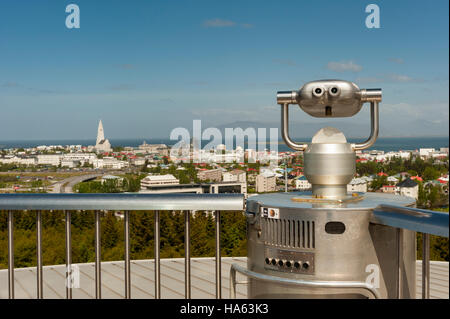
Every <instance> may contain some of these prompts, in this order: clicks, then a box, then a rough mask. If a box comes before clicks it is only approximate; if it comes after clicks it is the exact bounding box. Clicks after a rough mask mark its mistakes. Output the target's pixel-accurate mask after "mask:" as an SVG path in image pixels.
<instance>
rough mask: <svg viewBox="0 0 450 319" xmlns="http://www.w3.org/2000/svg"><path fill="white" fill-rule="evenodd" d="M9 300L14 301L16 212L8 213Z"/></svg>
mask: <svg viewBox="0 0 450 319" xmlns="http://www.w3.org/2000/svg"><path fill="white" fill-rule="evenodd" d="M8 298H9V299H14V212H13V211H12V210H10V211H8Z"/></svg>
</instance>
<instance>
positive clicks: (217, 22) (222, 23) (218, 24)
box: [203, 18, 236, 28]
mask: <svg viewBox="0 0 450 319" xmlns="http://www.w3.org/2000/svg"><path fill="white" fill-rule="evenodd" d="M203 25H204V26H205V27H208V28H223V27H233V26H235V25H236V22H234V21H230V20H224V19H219V18H216V19H211V20H206V21H205V22H204V23H203Z"/></svg>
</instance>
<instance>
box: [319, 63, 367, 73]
mask: <svg viewBox="0 0 450 319" xmlns="http://www.w3.org/2000/svg"><path fill="white" fill-rule="evenodd" d="M327 68H328V69H329V70H332V71H335V72H346V71H351V72H359V71H361V70H362V66H361V65H358V64H356V63H355V62H353V61H341V62H328V64H327Z"/></svg>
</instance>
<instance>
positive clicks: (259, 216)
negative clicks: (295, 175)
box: [247, 192, 416, 298]
mask: <svg viewBox="0 0 450 319" xmlns="http://www.w3.org/2000/svg"><path fill="white" fill-rule="evenodd" d="M365 196H366V198H365V200H363V201H360V202H354V203H348V204H334V205H327V204H324V205H322V204H311V203H307V202H294V201H292V198H303V199H309V198H311V193H309V192H305V193H278V194H266V195H258V196H254V197H250V198H249V199H248V200H247V227H248V264H247V269H248V272H249V273H250V274H253V275H254V276H249V277H250V279H249V286H248V296H249V298H398V297H400V298H415V262H416V239H415V232H414V231H409V230H399V229H397V228H393V227H389V226H384V225H378V224H374V223H372V222H371V221H372V215H373V209H374V208H375V207H377V206H378V205H379V204H380V203H396V204H397V205H404V206H411V205H413V204H414V200H413V199H408V198H405V197H401V196H386V195H385V194H370V193H368V194H366V195H365ZM267 209H268V210H270V209H278V210H279V212H278V214H277V215H276V216H275V217H274V218H271V217H270V216H269V215H267V214H265V213H264V211H265V210H267ZM273 260H275V263H273V262H272V261H273ZM280 261H281V263H280ZM287 262H289V264H287ZM305 262H306V263H307V266H306V269H305V267H304V263H305ZM295 263H298V264H299V265H300V266H299V268H296V266H295ZM378 274H379V276H377V275H378Z"/></svg>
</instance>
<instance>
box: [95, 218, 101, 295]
mask: <svg viewBox="0 0 450 319" xmlns="http://www.w3.org/2000/svg"><path fill="white" fill-rule="evenodd" d="M100 217H101V216H100V211H98V210H97V211H95V298H96V299H101V298H102V279H101V261H102V257H101V224H100Z"/></svg>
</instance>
